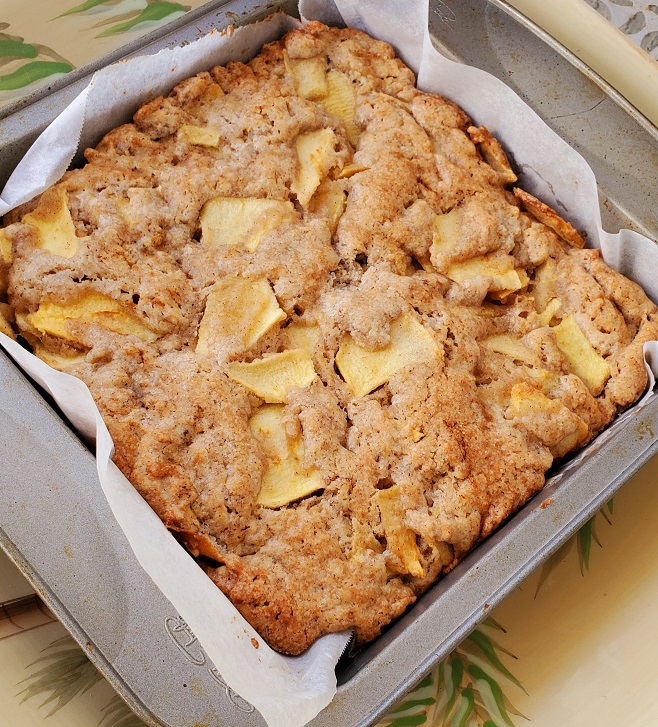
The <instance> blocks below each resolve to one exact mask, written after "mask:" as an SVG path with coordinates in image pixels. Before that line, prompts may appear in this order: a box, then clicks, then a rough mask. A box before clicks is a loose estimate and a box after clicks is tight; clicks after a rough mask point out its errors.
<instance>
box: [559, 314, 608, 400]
mask: <svg viewBox="0 0 658 727" xmlns="http://www.w3.org/2000/svg"><path fill="white" fill-rule="evenodd" d="M553 331H554V333H555V341H556V343H557V345H558V348H559V349H560V351H562V353H563V354H564V356H565V358H566V359H567V364H568V366H569V370H570V371H571V372H572V373H574V374H576V376H578V377H579V378H581V379H582V380H583V381H584V382H585V385H586V386H587V388H588V389H589V390H590V392H591V393H592V396H598V395H599V394H600V393H601V392H602V391H603V387H604V386H605V384H606V381H607V380H608V379H609V378H610V366H609V365H608V363H607V361H606V360H605V359H604V358H603V357H602V356H600V355H599V354H598V353H597V352H596V350H595V349H594V347H593V346H592V344H591V343H590V342H589V341H588V340H587V338H586V337H585V334H584V333H583V331H582V329H581V328H580V326H579V325H578V323H576V319H575V318H574V317H573V316H571V315H569V316H566V317H565V318H563V319H562V322H561V323H560V324H559V325H557V326H555V327H554V328H553Z"/></svg>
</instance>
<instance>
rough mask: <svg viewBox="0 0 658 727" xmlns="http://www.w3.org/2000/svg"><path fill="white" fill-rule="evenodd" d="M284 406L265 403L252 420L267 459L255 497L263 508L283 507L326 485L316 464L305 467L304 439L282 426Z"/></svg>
mask: <svg viewBox="0 0 658 727" xmlns="http://www.w3.org/2000/svg"><path fill="white" fill-rule="evenodd" d="M284 409H285V407H284V406H282V405H281V404H265V405H264V406H261V407H260V409H258V410H257V411H256V413H255V414H254V415H253V416H252V417H251V420H250V422H249V424H250V427H251V431H252V433H253V435H254V436H255V437H256V439H258V440H259V441H260V443H261V446H262V448H263V452H264V454H265V457H266V460H267V462H266V467H265V473H264V474H263V479H262V481H261V487H260V492H259V493H258V497H257V500H256V501H257V502H258V504H259V505H262V506H263V507H269V508H278V507H283V506H284V505H287V504H288V503H290V502H294V501H295V500H299V499H301V498H302V497H306V496H307V495H311V494H312V493H313V492H315V491H316V490H320V489H322V488H323V487H324V483H323V481H322V476H321V475H320V472H319V471H318V470H317V469H316V468H315V467H311V468H310V469H307V468H304V467H303V466H302V458H303V447H302V443H301V439H296V440H293V441H291V440H290V439H289V438H288V436H287V434H286V431H285V428H284V425H283V412H284Z"/></svg>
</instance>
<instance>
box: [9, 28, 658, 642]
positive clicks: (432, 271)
mask: <svg viewBox="0 0 658 727" xmlns="http://www.w3.org/2000/svg"><path fill="white" fill-rule="evenodd" d="M414 83H415V79H414V77H413V74H412V73H411V72H410V71H409V70H408V69H407V68H406V67H405V66H404V65H403V64H402V63H401V62H400V61H399V60H398V59H396V58H395V55H394V53H393V51H392V49H391V48H390V47H389V46H388V45H386V44H385V43H381V42H379V41H376V40H373V39H371V38H368V37H367V36H366V35H364V34H362V33H360V32H358V31H355V30H339V29H334V28H327V27H324V26H322V25H320V24H318V23H309V24H308V25H307V26H306V27H305V28H303V29H299V30H294V31H293V32H291V33H289V34H288V35H287V36H285V38H283V39H282V40H281V41H278V42H276V43H273V44H270V45H268V46H266V47H265V48H264V49H263V50H262V52H261V53H260V54H259V55H258V56H257V57H256V58H254V59H253V60H252V61H250V62H249V63H247V64H241V63H229V64H228V65H227V66H226V67H217V68H213V69H212V70H210V71H209V72H204V73H200V74H198V75H197V76H195V77H194V78H191V79H188V80H186V81H184V82H183V83H181V84H180V85H179V86H177V87H176V88H175V89H174V90H173V91H172V93H171V94H170V95H169V96H167V97H161V98H157V99H154V100H152V101H150V102H149V103H147V104H146V105H144V106H143V107H142V108H140V109H139V111H138V112H137V113H136V114H135V117H134V122H133V123H131V124H126V125H124V126H120V127H118V128H117V129H114V130H113V131H110V132H109V133H108V134H107V135H106V136H105V137H104V139H103V140H102V141H101V142H100V143H99V144H98V146H97V147H96V148H95V149H88V150H87V152H86V158H87V163H86V164H85V165H84V166H83V167H82V168H80V169H75V170H73V171H69V172H67V173H66V174H65V175H64V177H63V178H62V179H61V181H60V182H58V183H57V184H56V185H55V186H54V187H52V188H51V189H49V190H47V191H46V192H44V193H43V194H42V195H41V196H40V197H39V198H38V199H37V200H35V201H33V202H31V203H29V204H28V205H25V206H24V207H22V208H20V209H18V210H15V211H14V212H12V213H10V214H9V215H7V217H6V219H5V227H4V228H3V229H2V230H0V330H3V331H6V332H10V333H13V334H14V335H20V336H21V337H22V338H23V339H24V340H25V341H27V342H28V344H29V345H30V346H31V347H32V349H33V350H34V352H35V353H36V354H37V355H38V356H40V357H41V358H43V359H44V360H45V361H46V362H47V363H49V364H50V365H52V366H54V367H55V368H58V369H60V370H65V371H67V372H69V373H72V374H74V375H75V376H78V377H80V378H81V379H82V380H83V381H85V382H86V383H87V384H88V386H89V388H90V390H91V392H92V394H93V396H94V398H95V400H96V402H97V403H98V406H99V408H100V410H101V413H102V414H103V417H104V419H105V420H106V422H107V424H108V427H109V429H110V432H111V434H112V436H113V438H114V441H115V445H116V457H115V459H116V462H117V464H118V466H119V467H120V468H121V470H122V471H123V472H124V474H125V475H126V476H127V477H128V479H129V480H130V481H131V482H132V483H133V484H134V485H135V487H136V488H137V489H138V490H139V491H140V492H141V493H142V495H143V496H144V497H145V498H146V500H147V501H148V502H149V503H150V504H151V506H152V507H153V509H154V510H155V511H156V512H157V514H158V515H159V516H160V518H161V519H162V520H163V521H164V523H165V524H166V526H167V527H168V528H169V529H170V530H172V531H173V532H174V533H175V535H176V537H178V538H179V539H180V540H181V542H182V543H184V544H185V545H186V547H187V548H188V549H189V550H190V551H191V552H192V553H193V554H194V555H195V556H198V558H199V563H200V564H201V565H202V567H204V569H205V570H206V572H207V573H208V576H209V577H210V578H211V579H212V580H213V581H214V582H215V583H216V584H217V586H218V587H219V588H220V589H222V591H224V592H225V593H226V594H227V596H228V597H229V598H230V599H231V600H232V601H233V603H234V604H235V605H236V607H237V608H238V609H239V610H240V611H241V613H242V614H243V615H244V616H245V617H246V618H247V619H248V620H249V621H250V622H251V623H252V624H253V625H254V627H255V628H256V629H258V630H259V632H260V633H261V634H262V635H263V637H264V638H265V639H266V640H267V642H268V643H269V644H270V645H272V646H273V647H274V648H276V649H278V650H280V651H282V652H285V653H289V654H298V653H300V652H302V651H303V650H304V649H306V648H307V647H308V646H309V645H310V644H311V643H312V642H313V641H314V640H315V639H317V638H318V637H319V636H321V635H322V634H326V633H330V632H335V631H340V630H343V629H349V628H353V629H354V630H355V633H356V637H357V640H358V641H359V642H365V641H367V640H370V639H373V638H374V637H376V636H377V635H378V634H379V633H380V631H381V629H382V628H383V627H384V626H385V625H386V624H388V623H390V622H391V621H392V620H393V619H395V618H396V617H398V616H399V615H400V614H402V613H403V612H404V610H405V609H406V608H407V607H408V606H409V605H410V604H411V603H413V602H414V601H415V599H416V598H417V597H418V596H419V595H420V594H421V593H422V592H423V591H424V590H426V589H427V588H428V587H429V585H431V584H432V583H433V582H434V581H435V580H436V579H437V578H438V577H439V576H440V575H441V574H442V573H445V572H447V571H449V570H450V569H452V568H453V567H454V566H455V565H456V564H457V563H458V562H459V561H460V560H461V559H462V558H463V557H464V555H465V554H466V553H468V552H469V550H471V549H472V548H473V547H474V545H476V544H477V543H478V542H479V541H481V540H482V538H484V537H486V536H487V535H488V534H489V533H491V532H492V531H493V530H494V529H495V528H496V527H497V526H498V525H499V524H500V523H501V522H502V521H503V520H505V518H507V517H508V516H509V515H510V514H511V513H512V512H514V511H515V510H516V509H517V508H518V507H519V506H521V505H522V504H523V503H524V502H526V501H527V500H528V498H530V497H531V496H532V495H533V494H534V493H536V492H537V491H539V490H540V489H541V488H542V487H543V485H544V482H545V476H546V472H547V470H548V469H549V468H550V467H551V466H552V465H553V463H554V462H556V461H560V460H561V459H563V458H564V457H566V456H567V455H569V453H571V452H573V451H575V450H577V449H579V448H581V447H582V446H584V445H585V444H586V443H587V442H589V441H590V440H591V439H592V438H593V437H595V436H596V435H597V434H598V433H599V432H600V431H601V430H602V429H603V428H604V427H605V426H606V425H607V424H608V423H609V422H610V421H612V419H613V418H614V417H615V416H616V415H617V414H618V413H619V412H620V411H621V410H622V409H623V408H624V407H627V406H629V405H630V404H631V403H632V402H634V401H635V400H636V399H637V398H638V397H639V396H640V394H641V393H642V391H643V390H644V388H645V386H646V383H647V380H646V373H645V369H644V364H643V359H642V344H643V342H644V341H647V340H651V339H656V338H658V317H657V314H656V306H655V305H654V304H653V303H652V302H651V301H650V300H649V299H648V298H647V297H646V295H645V294H644V293H643V291H642V290H641V289H640V288H638V286H637V285H635V284H634V283H632V282H630V281H629V280H627V279H625V278H623V277H622V276H621V275H619V274H618V273H616V272H614V271H613V270H611V269H610V268H609V267H608V266H607V265H606V264H605V262H604V261H603V260H602V258H601V256H600V254H599V252H598V251H596V250H591V249H581V245H582V238H581V237H580V235H579V234H578V232H577V231H576V230H574V228H573V227H572V226H571V225H570V224H569V223H568V222H567V221H565V220H562V219H561V218H560V217H559V216H558V215H557V214H556V213H555V212H554V211H553V210H551V209H550V208H548V207H547V206H546V205H545V204H543V203H541V202H540V201H539V200H536V199H535V198H534V197H532V195H530V194H528V193H527V192H524V191H523V190H520V189H519V188H518V187H515V186H514V185H515V184H516V183H517V178H516V175H515V173H514V170H513V169H512V167H511V165H510V163H509V161H508V159H507V156H506V155H505V152H504V151H503V149H502V147H501V146H500V144H499V143H498V142H497V141H496V140H495V139H494V138H493V137H491V135H490V134H489V132H488V131H487V130H486V129H485V128H484V127H477V126H476V125H474V124H473V122H472V121H471V120H470V119H469V118H468V117H467V116H466V114H464V113H463V112H462V111H461V110H460V109H459V108H458V107H456V106H455V105H454V104H453V103H452V102H450V101H449V100H447V99H444V98H441V97H440V96H434V95H429V94H426V93H423V92H421V91H419V90H417V89H416V88H415V86H414Z"/></svg>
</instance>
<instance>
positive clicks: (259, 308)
mask: <svg viewBox="0 0 658 727" xmlns="http://www.w3.org/2000/svg"><path fill="white" fill-rule="evenodd" d="M285 318H286V314H285V313H284V311H283V310H282V309H281V308H280V307H279V304H278V302H277V299H276V296H275V295H274V292H273V291H272V288H271V287H270V284H269V282H268V281H267V280H266V279H265V278H257V279H253V278H238V277H232V276H229V277H226V278H223V279H222V280H219V281H218V282H216V283H215V284H214V285H213V286H212V288H211V290H210V293H209V294H208V298H207V299H206V309H205V311H204V314H203V318H202V319H201V323H200V324H199V332H198V340H197V345H196V352H197V353H199V354H202V355H209V354H211V353H212V354H214V355H219V356H220V357H225V356H227V355H229V354H231V353H236V352H240V351H244V350H246V349H247V348H249V347H250V346H253V345H254V343H256V341H258V339H259V338H260V337H261V336H263V335H265V333H267V331H269V330H270V328H272V327H273V326H275V325H276V324H277V323H280V322H281V321H283V320H285Z"/></svg>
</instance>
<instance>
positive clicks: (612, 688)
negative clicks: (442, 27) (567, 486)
mask: <svg viewBox="0 0 658 727" xmlns="http://www.w3.org/2000/svg"><path fill="white" fill-rule="evenodd" d="M586 2H588V3H589V4H590V5H591V6H593V7H594V8H595V9H596V10H598V11H599V12H600V13H601V14H602V15H604V16H605V17H606V18H607V19H608V20H610V21H611V22H612V23H614V24H615V25H616V27H618V28H619V29H620V30H621V31H622V32H624V33H626V34H627V35H628V36H629V37H630V38H631V39H632V40H633V41H634V42H636V43H637V44H638V45H639V46H641V47H642V48H643V49H644V50H645V51H647V52H648V53H650V54H652V55H653V56H654V57H656V58H658V5H652V4H644V3H639V2H637V1H635V0H586ZM201 4H203V3H202V0H185V2H183V3H177V2H170V1H169V0H85V2H82V3H80V4H77V5H76V4H74V2H71V1H68V0H56V1H54V0H32V1H31V2H25V0H3V3H2V6H1V7H0V107H1V106H2V105H6V104H8V103H11V102H12V101H15V100H16V99H17V98H20V97H21V96H23V95H25V94H27V93H30V92H31V91H33V90H35V89H36V88H38V87H39V85H41V84H44V83H49V82H51V81H52V80H53V79H54V78H56V77H58V76H59V75H60V74H63V73H67V72H69V71H70V70H72V69H73V68H75V67H78V66H82V65H84V64H85V63H87V62H89V61H90V60H92V59H94V58H96V57H98V56H100V55H103V54H104V53H107V52H109V51H111V50H114V49H115V48H117V47H119V46H121V45H123V44H125V43H126V42H128V41H130V40H132V39H134V38H136V37H138V36H139V35H141V34H144V33H146V32H148V31H150V30H152V29H154V28H156V27H158V26H159V25H161V24H163V23H168V22H170V21H171V20H173V19H174V18H176V17H179V16H180V15H181V14H183V13H185V12H187V11H189V10H190V9H192V8H194V7H198V6H200V5H201ZM646 436H647V437H652V438H653V437H655V436H656V434H655V433H654V432H651V431H647V432H646ZM656 483H658V458H655V459H654V460H653V461H651V462H650V463H649V464H647V465H646V466H645V467H644V468H643V469H642V470H641V471H640V472H639V473H638V474H637V475H636V476H635V477H634V478H633V479H632V480H631V481H630V482H629V483H628V484H627V485H626V486H625V487H624V489H623V490H622V491H621V492H620V493H619V494H618V495H617V496H616V497H615V499H614V502H610V503H608V505H607V506H606V507H605V508H603V509H602V510H601V511H600V512H599V513H598V514H597V515H596V516H595V517H594V518H593V519H592V520H591V521H590V522H588V523H587V524H586V525H585V526H584V527H583V528H582V529H581V530H580V532H579V533H578V534H577V535H576V536H575V537H574V538H572V539H571V540H569V541H568V542H567V543H566V544H565V545H564V546H563V547H562V548H561V549H560V550H559V551H558V552H557V553H556V554H555V555H554V556H553V557H552V558H550V560H549V561H547V562H546V563H545V564H544V566H543V567H542V568H541V569H540V570H539V571H538V572H536V573H535V574H534V575H533V576H531V577H530V578H529V579H528V580H527V581H526V582H525V583H524V584H523V586H522V587H520V588H519V589H517V590H516V591H515V592H514V593H512V594H511V595H510V596H509V597H508V598H507V599H506V600H505V601H504V602H503V604H502V605H501V606H499V607H498V608H497V609H496V610H495V611H494V612H493V613H492V614H491V616H490V617H489V618H488V619H487V621H485V622H484V624H483V625H482V626H481V627H480V628H478V629H476V630H475V631H474V632H473V633H472V634H471V635H470V636H469V637H468V638H467V639H466V640H465V641H464V642H463V643H462V644H461V645H460V646H459V647H458V648H457V649H456V650H455V651H454V652H453V653H452V654H451V655H450V656H449V657H448V658H447V659H445V661H444V662H443V663H442V664H440V665H439V666H438V667H437V668H436V669H434V670H433V671H432V672H431V674H430V675H429V676H428V677H427V678H426V679H425V680H424V681H423V682H422V683H421V684H420V685H419V686H418V687H417V688H416V689H415V690H414V691H413V692H412V693H411V694H409V695H408V696H407V697H406V698H405V699H404V700H403V701H402V702H401V703H400V704H399V705H398V707H397V708H396V709H394V710H393V711H392V712H390V713H389V715H388V716H387V717H386V718H385V719H384V720H383V721H382V722H381V725H382V726H384V725H385V726H386V727H413V726H414V725H428V726H434V727H438V726H439V725H442V726H443V725H450V727H514V726H515V725H516V726H519V725H522V724H524V723H525V722H526V721H528V720H530V721H531V722H532V725H533V727H556V725H565V727H572V726H573V727H576V726H577V727H583V726H584V725H597V727H620V726H621V725H624V726H625V725H633V726H634V727H644V726H646V727H649V725H652V726H655V725H658V700H657V699H656V698H655V682H656V680H657V679H658V660H657V659H656V653H658V628H656V622H655V613H656V609H657V608H658V528H656V523H657V522H658V488H657V487H656V486H655V485H656ZM0 702H1V704H2V715H1V716H0V724H2V725H4V726H6V727H41V725H43V726H44V727H45V726H46V725H48V726H49V727H139V726H140V725H141V724H142V722H141V721H140V720H139V719H138V718H137V717H136V716H134V715H133V714H132V713H131V712H130V710H129V709H128V707H126V706H125V704H124V703H123V702H122V701H121V699H120V698H119V697H118V696H116V694H115V693H114V691H113V689H112V688H111V687H110V685H109V684H108V683H107V682H106V681H105V680H104V679H103V678H102V677H101V676H100V675H99V673H98V672H97V671H96V669H95V668H94V667H93V666H92V664H91V663H90V662H89V661H88V660H87V658H86V656H85V654H84V652H83V651H82V650H80V649H79V648H78V646H77V645H76V643H75V642H74V641H73V639H72V638H71V637H70V636H68V634H67V632H66V631H65V629H64V628H63V626H61V624H59V623H58V622H57V621H56V619H55V618H54V617H53V616H52V614H51V613H50V612H49V611H48V609H47V607H46V606H45V605H44V604H43V603H42V602H41V601H40V599H39V598H38V597H37V596H36V595H35V594H34V592H33V590H32V589H31V588H30V586H29V584H28V583H27V582H26V581H25V580H24V578H23V577H22V576H21V575H20V573H19V572H18V570H17V569H16V568H15V567H14V566H13V565H12V563H11V562H10V561H9V559H8V558H7V557H6V556H5V555H3V554H1V553H0ZM337 727H340V726H339V725H337Z"/></svg>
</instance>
